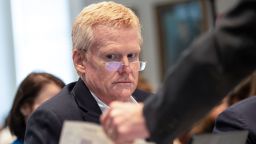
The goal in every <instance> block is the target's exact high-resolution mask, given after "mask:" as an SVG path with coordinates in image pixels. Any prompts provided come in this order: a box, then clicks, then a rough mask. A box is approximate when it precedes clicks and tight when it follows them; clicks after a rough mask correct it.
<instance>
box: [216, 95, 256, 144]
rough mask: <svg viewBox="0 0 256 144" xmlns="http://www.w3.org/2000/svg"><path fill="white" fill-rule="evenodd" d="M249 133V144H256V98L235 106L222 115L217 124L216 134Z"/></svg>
mask: <svg viewBox="0 0 256 144" xmlns="http://www.w3.org/2000/svg"><path fill="white" fill-rule="evenodd" d="M236 130H237V131H238V130H247V131H249V135H248V139H247V142H246V143H247V144H256V97H255V96H253V97H250V98H247V99H245V100H243V101H240V102H239V103H237V104H234V105H233V106H231V107H230V108H228V109H227V110H225V111H224V112H223V113H221V114H220V115H219V116H218V118H217V120H216V123H215V127H214V130H213V131H214V133H222V132H226V131H236Z"/></svg>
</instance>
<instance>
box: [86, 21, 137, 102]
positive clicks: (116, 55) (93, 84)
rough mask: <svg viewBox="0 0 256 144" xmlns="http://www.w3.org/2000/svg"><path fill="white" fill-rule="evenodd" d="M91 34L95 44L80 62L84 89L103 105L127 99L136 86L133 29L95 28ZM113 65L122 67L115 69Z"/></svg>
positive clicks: (135, 34)
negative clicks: (95, 96)
mask: <svg viewBox="0 0 256 144" xmlns="http://www.w3.org/2000/svg"><path fill="white" fill-rule="evenodd" d="M94 35H95V42H96V43H95V44H94V45H93V47H92V48H91V49H89V50H88V52H87V53H86V60H85V61H84V66H85V75H84V77H85V78H84V79H85V82H86V84H87V86H88V87H89V89H90V90H91V91H92V92H93V93H94V94H95V95H97V96H98V97H99V98H100V99H101V100H102V101H103V102H105V103H106V104H109V103H110V102H112V101H114V100H118V101H127V100H129V97H130V96H131V94H132V93H133V92H134V90H135V88H136V87H137V82H138V74H139V72H138V67H137V64H138V61H139V54H140V42H139V37H138V33H137V29H131V28H120V29H114V28H110V27H107V26H97V27H96V28H94ZM112 62H114V64H113V63H112ZM116 62H117V65H118V64H120V63H118V62H121V63H122V64H123V65H121V67H119V68H118V69H115V68H116Z"/></svg>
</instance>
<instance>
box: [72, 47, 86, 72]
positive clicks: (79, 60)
mask: <svg viewBox="0 0 256 144" xmlns="http://www.w3.org/2000/svg"><path fill="white" fill-rule="evenodd" d="M72 58H73V63H74V66H75V68H76V70H77V72H78V73H80V74H84V73H85V69H86V68H85V65H84V64H85V63H84V62H85V59H84V58H85V56H82V54H81V53H80V52H79V50H77V49H74V50H73V54H72Z"/></svg>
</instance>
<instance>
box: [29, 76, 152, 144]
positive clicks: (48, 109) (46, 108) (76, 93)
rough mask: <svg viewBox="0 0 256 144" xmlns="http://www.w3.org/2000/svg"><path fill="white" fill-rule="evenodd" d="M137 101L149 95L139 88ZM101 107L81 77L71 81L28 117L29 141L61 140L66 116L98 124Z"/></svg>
mask: <svg viewBox="0 0 256 144" xmlns="http://www.w3.org/2000/svg"><path fill="white" fill-rule="evenodd" d="M133 96H134V98H135V99H136V100H137V101H138V102H142V101H143V100H145V99H146V97H147V96H148V93H145V92H143V91H140V90H136V91H135V92H134V93H133ZM101 113H102V112H101V110H100V108H99V106H98V104H97V102H96V100H95V99H94V98H93V96H92V95H91V93H90V91H89V90H88V88H87V87H86V85H85V84H84V82H83V81H82V80H81V79H79V80H78V81H77V82H76V83H71V84H69V85H67V86H65V87H64V88H63V90H62V91H61V92H60V93H59V94H58V95H57V96H55V97H54V98H52V99H50V100H49V101H47V102H45V103H44V104H43V105H42V106H40V107H39V108H38V109H37V110H36V111H35V112H34V113H33V114H32V115H31V117H30V118H29V120H28V124H27V129H26V135H25V143H26V144H58V142H59V138H60V134H61V130H62V125H63V122H64V121H65V120H74V121H87V122H93V123H97V124H99V117H100V115H101Z"/></svg>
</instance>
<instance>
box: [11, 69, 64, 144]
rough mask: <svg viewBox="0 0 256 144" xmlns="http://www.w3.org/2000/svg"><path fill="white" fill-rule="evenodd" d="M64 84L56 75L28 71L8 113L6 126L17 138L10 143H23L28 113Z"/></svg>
mask: <svg viewBox="0 0 256 144" xmlns="http://www.w3.org/2000/svg"><path fill="white" fill-rule="evenodd" d="M64 86H65V84H64V82H63V81H62V80H61V79H59V78H57V77H56V76H54V75H52V74H49V73H43V72H39V73H37V72H33V73H30V74H29V75H28V76H27V77H26V78H25V79H24V80H23V81H22V82H21V84H20V85H19V87H18V89H17V92H16V95H15V98H14V102H13V105H12V108H11V111H10V114H9V119H8V126H9V128H10V131H11V133H12V134H14V135H15V136H16V137H17V139H16V140H15V141H14V142H13V143H12V144H23V141H24V135H25V130H26V122H27V119H28V117H29V116H30V114H31V113H32V112H33V111H34V110H35V109H36V108H37V107H39V106H40V105H41V104H42V103H43V102H45V101H46V100H48V99H50V98H52V97H53V96H55V95H56V94H57V93H59V92H60V90H61V89H62V88H63V87H64Z"/></svg>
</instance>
